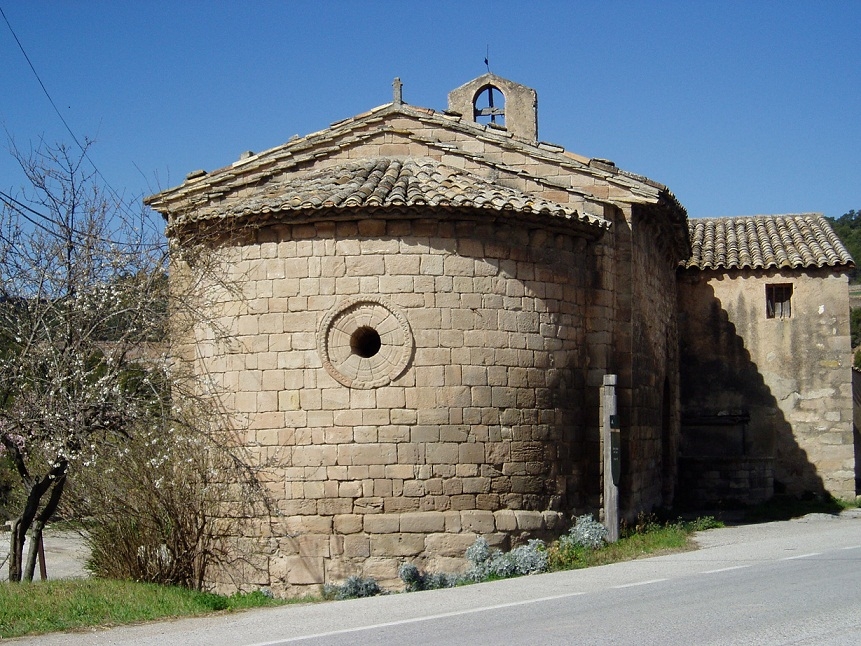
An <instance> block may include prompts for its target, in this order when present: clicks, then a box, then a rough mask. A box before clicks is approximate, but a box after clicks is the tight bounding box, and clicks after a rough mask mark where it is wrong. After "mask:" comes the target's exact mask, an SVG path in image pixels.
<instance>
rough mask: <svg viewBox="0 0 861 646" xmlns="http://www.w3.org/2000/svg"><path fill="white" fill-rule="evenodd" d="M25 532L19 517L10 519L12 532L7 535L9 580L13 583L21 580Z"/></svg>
mask: <svg viewBox="0 0 861 646" xmlns="http://www.w3.org/2000/svg"><path fill="white" fill-rule="evenodd" d="M26 532H27V529H26V527H24V525H23V524H22V523H21V518H20V517H18V518H15V519H13V520H12V532H11V534H10V536H9V581H10V582H13V583H18V582H19V581H20V580H21V557H22V556H23V553H24V536H25V534H26Z"/></svg>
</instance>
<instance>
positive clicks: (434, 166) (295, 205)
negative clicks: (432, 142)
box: [171, 158, 609, 234]
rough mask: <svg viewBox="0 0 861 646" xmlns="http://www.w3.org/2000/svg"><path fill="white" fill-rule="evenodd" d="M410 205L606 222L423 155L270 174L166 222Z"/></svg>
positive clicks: (176, 223)
mask: <svg viewBox="0 0 861 646" xmlns="http://www.w3.org/2000/svg"><path fill="white" fill-rule="evenodd" d="M416 206H425V207H439V208H457V209H482V210H491V211H507V212H511V213H517V214H528V215H533V216H541V217H547V218H557V219H561V220H564V221H568V222H572V223H577V224H579V225H580V226H583V225H585V226H587V227H589V228H594V229H595V233H596V234H597V233H599V232H600V230H602V229H606V228H608V227H609V222H607V221H606V220H605V219H603V218H602V217H600V216H597V215H588V214H580V213H578V212H577V210H576V209H574V208H572V207H571V206H567V205H564V204H559V203H556V202H551V201H548V200H545V199H542V198H540V197H538V196H535V195H530V194H528V193H523V192H521V191H518V190H516V189H513V188H509V187H505V186H501V185H499V184H495V183H493V182H491V181H488V180H486V179H484V178H483V177H480V176H478V175H475V174H473V173H469V172H466V171H463V170H460V169H456V168H452V167H450V166H446V165H444V164H441V163H439V162H437V161H434V160H432V159H427V158H406V159H389V158H374V159H361V160H356V161H351V162H346V163H343V164H340V165H337V166H330V167H326V168H322V169H317V170H313V171H310V172H307V173H301V174H296V175H292V176H290V177H289V178H288V179H286V180H282V181H275V180H270V181H269V182H267V183H265V184H264V185H262V186H261V187H259V188H258V189H256V190H255V191H253V192H251V193H250V194H246V195H243V196H242V197H241V198H238V199H236V200H235V201H225V202H222V203H215V204H211V205H210V206H206V207H203V208H200V209H197V210H196V211H191V212H189V213H187V214H186V215H180V216H174V218H173V220H172V222H171V226H182V225H184V224H187V223H189V222H191V221H194V222H197V221H201V220H214V219H224V218H246V217H254V216H258V217H259V216H263V217H266V216H267V214H274V213H279V214H281V215H280V216H279V217H284V216H285V214H286V217H290V214H291V213H292V214H294V215H298V214H299V213H301V212H305V213H307V212H315V211H324V210H325V211H334V212H345V211H347V210H357V209H376V210H385V209H396V208H401V207H416ZM548 223H549V222H548Z"/></svg>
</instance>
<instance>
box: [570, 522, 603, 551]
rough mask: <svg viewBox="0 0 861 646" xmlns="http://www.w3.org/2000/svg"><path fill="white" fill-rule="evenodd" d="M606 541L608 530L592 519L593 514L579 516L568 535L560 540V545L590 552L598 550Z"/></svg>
mask: <svg viewBox="0 0 861 646" xmlns="http://www.w3.org/2000/svg"><path fill="white" fill-rule="evenodd" d="M606 541H607V528H606V527H604V526H603V525H602V524H601V523H599V522H598V521H597V520H595V519H594V518H592V516H591V514H584V515H582V516H578V517H577V520H576V521H575V522H574V526H573V527H572V528H571V529H570V530H568V533H567V534H564V535H562V536H561V537H560V538H559V543H560V544H561V545H563V546H566V547H567V546H568V545H570V546H573V547H585V548H586V549H590V550H597V549H598V548H599V547H601V546H602V545H604V543H605V542H606Z"/></svg>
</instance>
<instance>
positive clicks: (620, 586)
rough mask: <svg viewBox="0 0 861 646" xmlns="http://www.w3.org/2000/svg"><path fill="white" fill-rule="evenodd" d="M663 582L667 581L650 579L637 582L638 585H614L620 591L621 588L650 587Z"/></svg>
mask: <svg viewBox="0 0 861 646" xmlns="http://www.w3.org/2000/svg"><path fill="white" fill-rule="evenodd" d="M661 581H666V579H649V580H648V581H637V582H636V583H625V584H624V585H614V586H613V589H614V590H618V589H619V588H633V587H636V586H638V585H649V584H650V583H660V582H661Z"/></svg>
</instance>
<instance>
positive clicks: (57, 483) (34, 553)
mask: <svg viewBox="0 0 861 646" xmlns="http://www.w3.org/2000/svg"><path fill="white" fill-rule="evenodd" d="M65 485H66V476H65V475H62V476H60V477H59V478H56V479H55V480H54V486H53V488H52V489H51V497H50V498H49V499H48V504H47V505H45V508H44V509H42V511H41V512H39V514H38V515H37V516H36V518H35V519H34V520H33V523H32V529H31V530H30V548H29V549H28V550H27V564H26V567H25V568H24V573H23V578H24V580H25V581H32V580H33V574H34V573H35V571H36V558H37V557H38V556H39V545H40V544H41V542H42V530H43V529H44V528H45V523H47V522H48V521H49V520H50V519H51V516H53V515H54V512H55V511H57V505H59V504H60V497H61V496H62V495H63V487H65Z"/></svg>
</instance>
